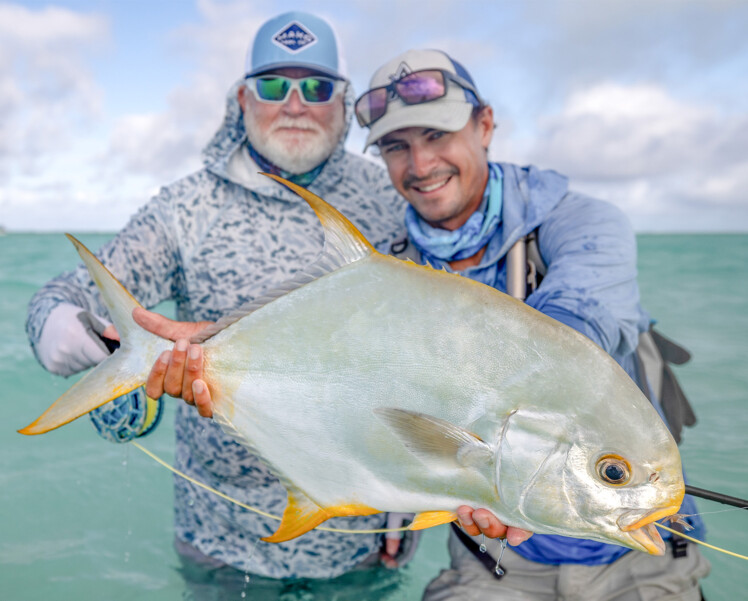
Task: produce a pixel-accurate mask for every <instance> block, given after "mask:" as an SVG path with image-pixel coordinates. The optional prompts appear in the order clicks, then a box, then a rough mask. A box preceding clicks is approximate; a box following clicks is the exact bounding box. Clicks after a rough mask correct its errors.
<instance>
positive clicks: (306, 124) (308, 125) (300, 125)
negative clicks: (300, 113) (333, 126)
mask: <svg viewBox="0 0 748 601" xmlns="http://www.w3.org/2000/svg"><path fill="white" fill-rule="evenodd" d="M285 128H296V129H307V130H310V131H313V132H315V133H318V134H321V133H324V131H323V129H322V127H321V126H320V125H319V123H317V122H316V121H313V120H311V119H308V118H307V117H278V118H277V119H276V120H275V121H274V122H273V126H272V127H271V128H270V133H275V132H276V131H278V130H279V129H285Z"/></svg>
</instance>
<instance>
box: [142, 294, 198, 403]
mask: <svg viewBox="0 0 748 601" xmlns="http://www.w3.org/2000/svg"><path fill="white" fill-rule="evenodd" d="M132 317H133V319H134V320H135V322H136V323H137V324H138V325H140V326H141V327H142V328H144V329H146V330H148V331H149V332H151V333H152V334H156V335H157V336H161V337H162V338H167V339H169V340H174V341H176V344H175V345H174V348H173V349H172V350H171V351H164V352H163V353H161V356H160V357H159V358H158V360H157V361H156V363H154V365H153V367H152V368H151V373H150V374H149V375H148V381H147V382H146V385H145V392H146V394H147V395H148V396H149V397H151V398H153V399H157V398H159V397H160V396H161V395H162V394H164V393H166V394H168V395H169V396H173V397H176V398H182V399H184V400H185V402H186V403H188V404H190V405H195V407H197V412H198V413H199V414H200V415H202V416H203V417H213V402H212V399H211V396H210V391H209V390H208V386H207V384H206V383H205V381H204V380H202V375H203V349H202V347H201V346H200V345H199V344H190V341H189V338H190V337H192V336H194V335H195V334H197V333H198V332H200V331H201V330H203V329H204V328H205V327H206V326H208V325H210V323H211V322H209V321H200V322H190V321H173V320H171V319H168V318H166V317H164V316H163V315H159V314H158V313H152V312H150V311H146V310H145V309H142V308H140V307H138V308H136V309H134V310H133V312H132Z"/></svg>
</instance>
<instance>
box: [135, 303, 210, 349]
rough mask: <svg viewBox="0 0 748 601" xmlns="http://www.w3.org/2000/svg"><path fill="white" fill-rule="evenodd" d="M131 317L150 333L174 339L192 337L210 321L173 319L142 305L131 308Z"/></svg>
mask: <svg viewBox="0 0 748 601" xmlns="http://www.w3.org/2000/svg"><path fill="white" fill-rule="evenodd" d="M132 318H133V319H134V320H135V323H137V324H138V325H139V326H140V327H141V328H144V329H146V330H148V331H149V332H151V333H152V334H156V336H161V338H167V339H169V340H175V341H176V340H178V339H179V338H192V336H194V335H195V334H197V333H198V332H199V331H200V330H202V329H204V328H205V326H207V325H208V324H210V323H211V322H209V321H198V322H191V321H174V320H171V319H169V318H168V317H164V316H163V315H160V314H158V313H153V312H152V311H147V310H146V309H144V308H143V307H135V308H134V309H133V310H132Z"/></svg>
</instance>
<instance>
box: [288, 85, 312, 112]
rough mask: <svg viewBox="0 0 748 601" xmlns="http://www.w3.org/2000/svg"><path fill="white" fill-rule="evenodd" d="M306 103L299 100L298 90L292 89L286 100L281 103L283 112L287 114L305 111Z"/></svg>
mask: <svg viewBox="0 0 748 601" xmlns="http://www.w3.org/2000/svg"><path fill="white" fill-rule="evenodd" d="M306 108H307V107H306V104H304V103H303V102H302V101H301V96H299V91H298V90H292V91H291V95H290V96H289V97H288V100H286V102H285V103H284V104H283V112H284V113H286V114H288V115H300V114H302V113H304V112H305V111H306Z"/></svg>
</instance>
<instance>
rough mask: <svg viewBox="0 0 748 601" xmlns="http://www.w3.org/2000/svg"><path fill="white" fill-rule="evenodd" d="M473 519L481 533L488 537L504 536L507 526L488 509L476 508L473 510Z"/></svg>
mask: <svg viewBox="0 0 748 601" xmlns="http://www.w3.org/2000/svg"><path fill="white" fill-rule="evenodd" d="M473 521H474V522H475V524H476V525H477V526H478V528H479V529H480V531H481V534H485V535H486V536H487V537H489V538H504V537H505V536H506V531H507V527H506V526H505V525H504V524H503V523H502V522H501V521H500V520H499V518H497V517H496V516H495V515H494V514H493V513H491V512H490V511H488V509H476V510H475V511H474V512H473Z"/></svg>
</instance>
